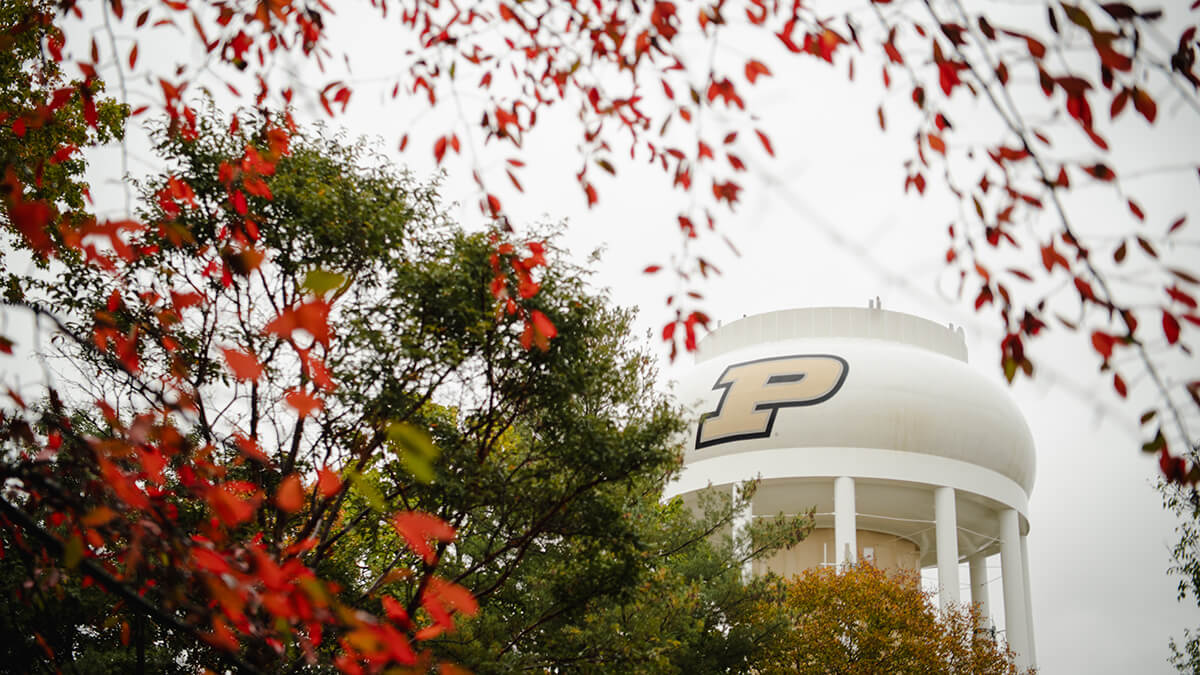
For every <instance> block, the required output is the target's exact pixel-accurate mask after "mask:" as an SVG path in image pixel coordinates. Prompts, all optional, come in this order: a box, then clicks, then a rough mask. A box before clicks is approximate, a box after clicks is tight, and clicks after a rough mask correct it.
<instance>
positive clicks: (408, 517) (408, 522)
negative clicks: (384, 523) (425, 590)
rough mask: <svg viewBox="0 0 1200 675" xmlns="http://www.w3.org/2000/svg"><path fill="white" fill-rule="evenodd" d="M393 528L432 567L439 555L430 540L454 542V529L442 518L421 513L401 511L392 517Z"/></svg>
mask: <svg viewBox="0 0 1200 675" xmlns="http://www.w3.org/2000/svg"><path fill="white" fill-rule="evenodd" d="M392 527H393V528H395V529H396V532H398V533H399V534H400V536H402V537H404V540H405V541H406V542H408V547H409V548H410V549H411V550H412V552H413V553H416V554H417V555H419V556H421V557H422V558H424V560H425V562H426V563H427V564H431V565H432V564H433V562H434V560H436V559H437V553H436V552H434V550H433V549H432V548H430V546H429V540H430V539H433V540H435V541H441V542H451V541H454V528H452V527H450V526H449V525H447V524H446V523H445V522H444V521H442V519H441V518H438V517H436V516H431V515H429V514H428V513H422V512H420V511H400V512H399V513H397V514H396V515H394V516H392ZM430 581H432V578H431V579H430ZM430 588H432V586H430Z"/></svg>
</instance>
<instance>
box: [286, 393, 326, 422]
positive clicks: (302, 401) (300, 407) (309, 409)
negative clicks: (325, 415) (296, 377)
mask: <svg viewBox="0 0 1200 675" xmlns="http://www.w3.org/2000/svg"><path fill="white" fill-rule="evenodd" d="M283 398H284V400H285V401H287V404H288V405H290V406H292V407H293V408H295V409H296V412H298V413H300V416H301V417H308V416H309V415H311V414H313V413H314V412H316V411H317V410H320V409H321V408H322V407H323V406H324V405H325V402H324V401H322V400H321V399H319V398H317V397H316V396H314V395H312V394H310V393H308V392H306V391H301V390H299V389H293V390H291V391H289V392H288V393H287V395H285V396H284V397H283Z"/></svg>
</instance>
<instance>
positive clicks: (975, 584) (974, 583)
mask: <svg viewBox="0 0 1200 675" xmlns="http://www.w3.org/2000/svg"><path fill="white" fill-rule="evenodd" d="M967 564H968V572H969V574H970V576H971V602H973V603H975V604H977V605H979V628H981V629H984V630H986V629H988V628H990V627H991V624H992V619H991V614H990V613H989V612H990V610H989V609H988V577H987V556H986V555H984V554H983V553H976V554H975V555H973V556H971V557H970V558H967Z"/></svg>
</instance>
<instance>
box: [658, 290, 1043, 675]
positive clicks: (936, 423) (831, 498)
mask: <svg viewBox="0 0 1200 675" xmlns="http://www.w3.org/2000/svg"><path fill="white" fill-rule="evenodd" d="M678 391H679V395H680V398H681V400H682V401H683V402H684V403H685V405H687V406H688V407H689V409H690V411H691V419H692V424H691V428H690V431H689V438H688V447H687V452H686V455H685V458H684V468H683V471H682V473H681V475H680V476H679V478H678V479H677V480H676V481H675V482H673V483H672V484H671V485H670V486H668V496H675V495H679V496H682V497H683V498H684V499H685V500H689V497H690V496H694V494H695V493H697V492H698V491H700V490H705V489H730V490H732V489H736V485H737V484H739V483H740V482H741V481H744V480H746V479H751V478H758V479H759V480H760V482H759V488H758V490H757V492H756V493H755V496H754V499H753V502H752V504H751V507H750V511H749V512H748V513H744V514H742V517H741V520H742V522H745V521H746V520H748V519H750V518H754V517H770V516H774V515H776V514H778V513H781V512H782V513H802V512H806V511H808V510H809V509H810V508H815V510H816V513H817V516H816V528H817V529H816V530H814V532H813V534H812V535H811V536H810V537H809V538H808V539H806V540H805V541H803V542H801V543H800V544H798V545H797V546H796V547H794V548H792V549H789V550H788V551H783V552H780V553H779V554H777V555H776V556H775V557H774V558H772V559H770V560H768V561H765V562H764V563H759V571H761V570H762V569H763V568H768V569H771V570H772V571H775V572H777V573H779V574H784V575H790V574H794V573H796V572H798V571H800V570H802V569H805V568H808V567H812V566H815V565H821V564H829V565H843V564H846V563H849V562H854V561H858V560H863V559H869V560H871V561H873V562H874V563H875V564H877V565H878V566H881V567H890V568H907V569H911V570H916V569H920V568H924V567H930V566H936V567H937V569H938V580H939V586H940V587H941V590H940V597H941V600H942V603H943V604H946V603H951V602H960V601H961V600H966V598H962V597H961V594H960V589H959V578H958V569H959V568H958V566H959V562H960V561H966V562H968V563H969V571H970V587H971V597H970V599H971V600H972V601H974V602H982V603H983V605H984V611H985V615H986V612H987V576H986V575H987V559H988V557H989V556H992V555H994V554H999V555H1000V557H1001V568H1002V578H1003V588H1004V608H1005V611H1004V614H1005V617H1006V620H1005V623H1006V626H1005V635H1006V638H1007V640H1008V643H1009V645H1010V646H1011V647H1012V648H1013V649H1014V651H1016V652H1017V662H1018V665H1019V666H1021V667H1026V666H1030V665H1033V664H1034V663H1035V661H1036V658H1035V651H1034V640H1033V629H1032V628H1033V622H1032V614H1031V607H1030V601H1029V569H1028V567H1029V566H1028V547H1027V544H1026V534H1027V533H1028V531H1029V517H1028V514H1029V505H1028V500H1029V495H1030V492H1031V490H1032V489H1033V481H1034V468H1035V458H1034V445H1033V438H1032V436H1031V435H1030V433H1029V428H1028V426H1027V425H1026V424H1025V420H1024V418H1023V417H1022V416H1021V413H1020V412H1019V411H1018V410H1017V408H1016V406H1015V405H1014V403H1013V401H1012V399H1011V398H1010V397H1009V395H1008V392H1007V391H1005V390H1004V389H1003V388H1002V387H1001V386H999V385H997V384H995V383H994V382H992V381H991V380H989V379H988V378H985V377H984V376H983V375H981V374H980V373H978V372H976V371H975V370H973V369H972V368H971V367H970V366H968V365H967V349H966V343H965V341H964V337H963V333H962V329H961V328H960V329H957V330H955V329H953V328H951V327H947V326H944V325H941V324H938V323H934V322H932V321H928V320H926V319H922V318H919V317H916V316H912V315H909V314H902V313H899V312H891V311H885V310H883V309H881V308H879V307H878V306H875V305H872V306H871V307H869V308H867V309H857V308H838V307H834V308H812V309H794V310H785V311H779V312H771V313H768V314H760V315H756V316H751V317H747V318H744V319H741V320H739V321H734V322H732V323H728V324H726V325H724V326H722V327H721V328H719V329H717V330H716V331H714V332H712V333H711V334H709V335H708V336H707V337H706V338H705V339H704V340H703V341H702V342H701V343H700V345H699V348H698V350H697V352H696V365H695V368H694V369H693V370H692V371H691V372H690V373H689V374H688V375H687V376H686V377H685V378H684V379H683V380H682V381H681V382H680V387H679V390H678Z"/></svg>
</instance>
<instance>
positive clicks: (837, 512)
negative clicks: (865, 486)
mask: <svg viewBox="0 0 1200 675" xmlns="http://www.w3.org/2000/svg"><path fill="white" fill-rule="evenodd" d="M855 511H856V507H855V505H854V479H853V478H851V477H849V476H838V477H837V478H835V479H834V481H833V545H834V555H835V558H834V560H836V561H837V564H838V567H839V568H841V567H843V566H845V565H847V564H850V565H853V564H854V563H855V561H856V560H857V558H858V523H857V522H856V519H855Z"/></svg>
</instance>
